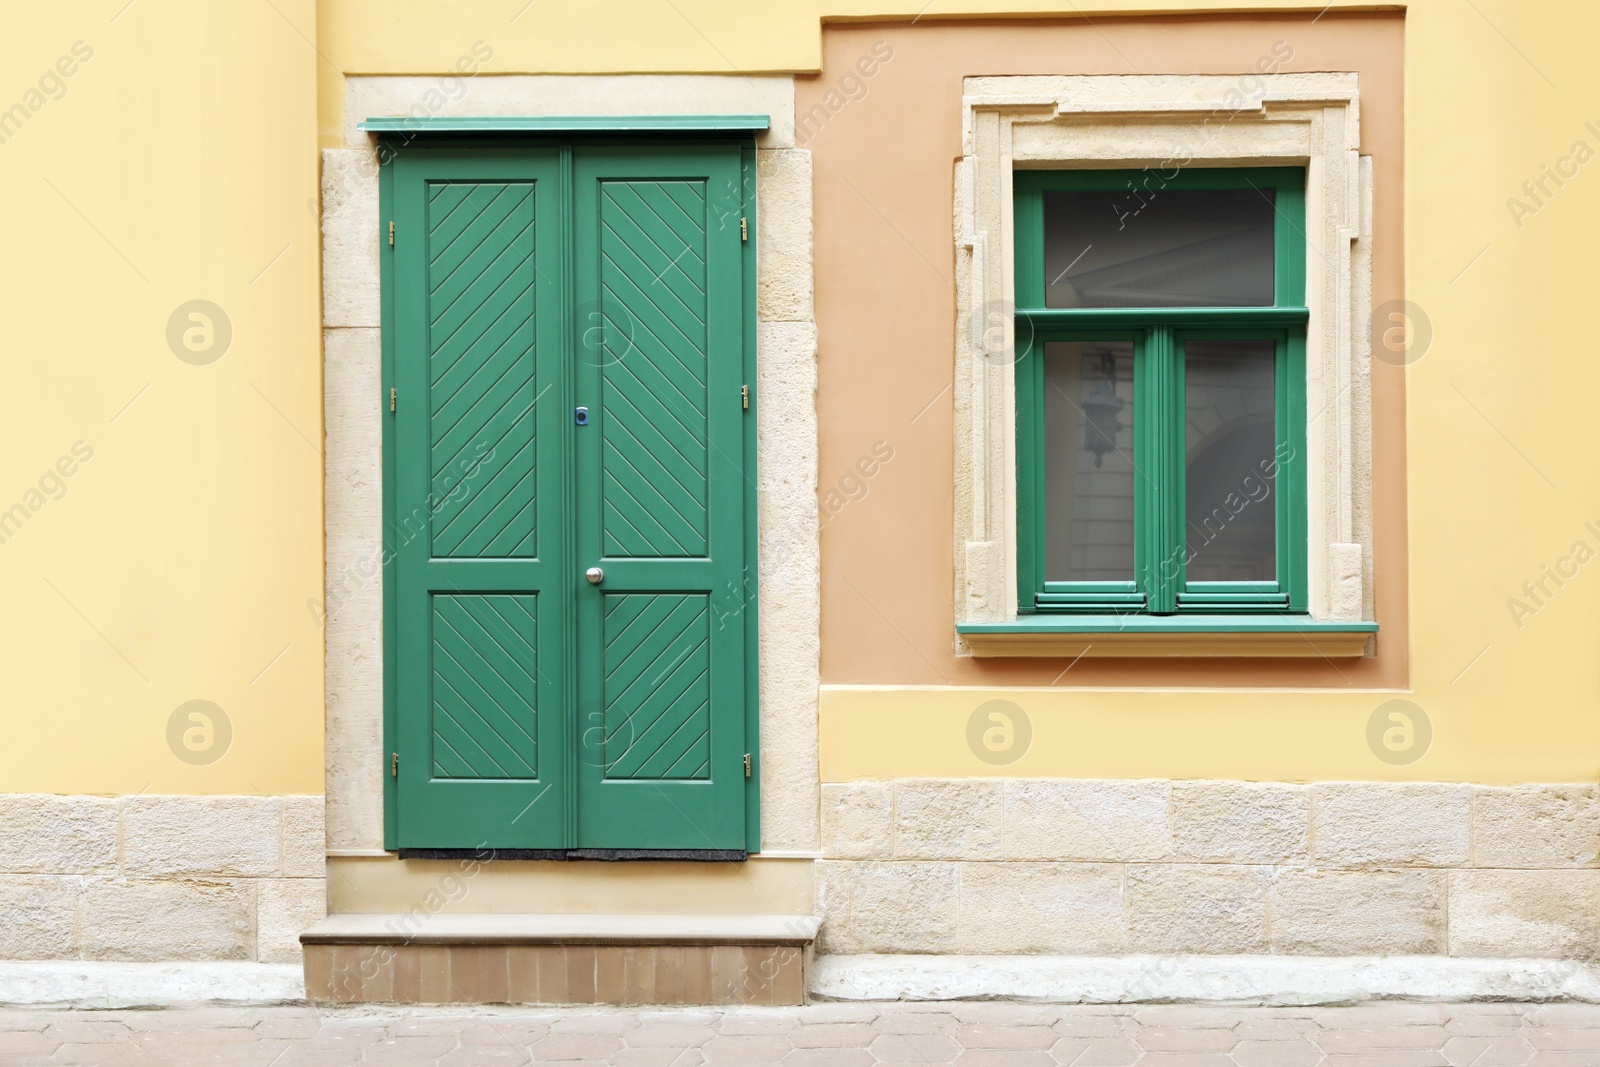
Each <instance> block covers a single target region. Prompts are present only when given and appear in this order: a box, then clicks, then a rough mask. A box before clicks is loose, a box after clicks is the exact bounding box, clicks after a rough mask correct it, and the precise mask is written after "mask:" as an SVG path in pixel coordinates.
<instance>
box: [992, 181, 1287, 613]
mask: <svg viewBox="0 0 1600 1067" xmlns="http://www.w3.org/2000/svg"><path fill="white" fill-rule="evenodd" d="M1133 189H1140V190H1148V191H1151V192H1156V193H1159V192H1162V191H1167V190H1179V189H1255V190H1258V191H1260V192H1262V193H1263V195H1266V192H1267V191H1268V190H1271V192H1272V200H1273V203H1274V208H1275V210H1274V226H1273V237H1274V242H1273V253H1274V285H1273V294H1274V299H1273V302H1272V304H1270V305H1263V306H1259V307H1180V308H1048V307H1046V306H1045V288H1046V287H1045V239H1044V224H1045V219H1044V198H1045V194H1046V193H1048V192H1054V191H1064V190H1133ZM1013 195H1014V219H1015V248H1016V274H1015V278H1016V304H1017V307H1016V322H1015V328H1016V337H1017V352H1016V354H1017V359H1016V363H1015V373H1016V427H1017V555H1018V563H1017V571H1018V573H1017V590H1018V601H1019V603H1018V611H1019V613H1020V614H1024V615H1034V616H1039V615H1050V614H1101V615H1130V614H1137V615H1190V616H1200V615H1221V616H1227V615H1253V616H1260V615H1296V614H1305V613H1306V611H1307V580H1306V569H1307V555H1308V551H1307V541H1306V538H1307V517H1306V515H1307V513H1306V474H1305V450H1306V444H1305V441H1306V427H1305V422H1306V323H1307V320H1308V319H1309V317H1310V312H1309V311H1308V309H1307V308H1306V306H1305V274H1306V237H1305V171H1304V169H1303V168H1299V167H1250V168H1207V169H1189V170H1182V171H1179V172H1177V173H1176V174H1174V175H1172V176H1170V177H1168V176H1166V175H1165V174H1164V173H1163V172H1160V171H1156V170H1153V169H1148V168H1147V169H1144V170H1137V171H1130V170H1075V171H1019V172H1017V173H1016V174H1015V175H1014V181H1013ZM1213 339H1214V340H1271V341H1272V342H1273V343H1274V360H1273V382H1274V413H1275V414H1274V428H1273V438H1274V446H1275V447H1274V459H1275V461H1276V470H1275V473H1274V480H1275V486H1274V493H1273V500H1274V506H1275V507H1276V514H1275V532H1276V549H1277V566H1276V576H1275V578H1274V579H1273V580H1271V581H1249V582H1240V581H1234V582H1219V581H1195V582H1190V581H1188V578H1187V573H1186V568H1187V562H1188V559H1187V553H1188V547H1187V539H1186V536H1185V506H1184V503H1185V502H1184V496H1185V491H1186V477H1185V449H1184V441H1185V418H1186V411H1185V382H1184V344H1185V343H1186V342H1188V341H1191V340H1195V341H1199V340H1213ZM1054 341H1123V342H1132V346H1133V376H1134V380H1133V394H1134V410H1135V411H1137V412H1138V413H1139V415H1138V417H1137V418H1136V420H1135V423H1134V431H1133V432H1134V455H1135V456H1137V457H1140V458H1139V459H1138V468H1137V469H1138V472H1139V475H1140V476H1139V478H1138V479H1137V482H1136V488H1135V492H1134V575H1133V578H1132V579H1131V580H1127V581H1051V580H1048V578H1047V574H1046V570H1045V537H1044V523H1045V507H1044V500H1045V469H1044V468H1045V465H1044V462H1043V459H1044V448H1045V415H1044V411H1045V387H1044V362H1045V361H1044V346H1045V345H1046V344H1048V343H1050V342H1054Z"/></svg>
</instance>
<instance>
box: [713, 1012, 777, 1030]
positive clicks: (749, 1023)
mask: <svg viewBox="0 0 1600 1067" xmlns="http://www.w3.org/2000/svg"><path fill="white" fill-rule="evenodd" d="M796 1022H797V1020H796V1019H795V1017H794V1015H793V1014H791V1013H788V1012H770V1013H769V1012H763V1013H759V1014H758V1013H755V1012H751V1013H748V1014H747V1013H744V1012H740V1013H737V1014H733V1013H730V1014H728V1015H724V1016H723V1017H722V1021H721V1022H719V1023H717V1033H719V1034H733V1035H744V1034H786V1033H788V1032H789V1031H790V1030H793V1029H794V1028H795V1023H796Z"/></svg>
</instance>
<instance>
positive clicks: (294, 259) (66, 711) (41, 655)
mask: <svg viewBox="0 0 1600 1067" xmlns="http://www.w3.org/2000/svg"><path fill="white" fill-rule="evenodd" d="M314 35H315V12H314V9H313V6H312V3H311V0H272V3H248V4H233V3H228V4H215V3H208V2H203V0H134V2H133V3H131V4H130V3H128V0H95V2H92V3H74V4H34V5H25V6H18V7H15V8H14V9H12V10H10V11H8V17H7V23H6V31H5V33H3V34H0V71H3V72H4V76H3V77H0V109H7V108H10V107H11V106H12V105H13V104H21V105H22V108H23V110H24V112H25V115H23V116H18V115H16V114H15V113H13V118H12V124H11V125H8V126H0V131H3V132H4V134H5V135H6V136H5V137H4V138H3V139H0V202H3V203H4V204H5V221H4V225H3V227H0V232H3V233H4V238H3V241H0V293H3V294H4V295H3V297H0V306H3V307H4V309H5V322H4V331H5V342H4V349H3V356H0V374H3V382H4V387H3V388H0V510H4V509H9V508H11V507H12V505H14V504H21V505H22V506H23V508H24V509H25V511H26V512H27V513H26V515H25V516H24V517H23V518H20V519H18V520H16V521H18V522H20V523H21V525H20V528H18V527H16V526H15V525H13V526H8V527H4V528H3V532H4V533H5V534H7V535H9V536H7V537H6V539H5V540H4V542H3V543H0V604H3V605H4V611H3V612H0V647H3V648H4V649H5V652H4V655H3V657H0V663H3V667H4V688H5V697H4V708H5V711H4V722H5V733H6V738H5V743H4V744H3V745H0V790H4V791H40V792H59V793H137V792H152V793H161V792H180V793H253V792H262V793H285V792H298V793H320V792H321V791H322V780H323V774H322V635H321V631H320V629H319V628H318V626H317V624H316V621H315V619H314V617H313V616H312V614H311V613H310V612H309V611H308V610H307V608H306V601H307V599H308V598H318V597H320V596H321V593H320V589H321V575H322V563H321V558H322V503H321V501H322V460H321V456H320V455H319V452H318V449H319V447H320V442H321V438H322V404H321V368H320V358H319V344H318V326H317V323H318V318H319V306H318V304H319V300H318V288H317V261H318V254H319V253H318V236H317V222H316V217H315V214H314V211H315V197H316V195H317V184H316V183H317V157H316V125H315V119H316V112H315V103H316V97H315V93H316V82H315V66H316V63H317V56H316V51H315V49H314V48H313V46H312V44H311V40H312V39H313V38H314ZM77 42H82V44H81V45H79V46H78V48H79V52H80V54H87V53H88V52H90V51H91V50H92V55H91V56H90V57H89V58H88V59H87V61H85V62H81V63H79V64H77V65H74V64H73V63H71V62H69V63H66V64H64V65H63V68H62V69H71V70H72V74H71V76H70V77H62V76H61V72H60V71H59V70H57V69H56V67H55V64H56V63H57V61H58V59H60V58H61V57H62V56H68V57H71V56H72V54H73V48H74V45H75V43H77ZM41 78H43V79H44V84H43V86H42V88H41V84H40V82H41ZM58 79H59V80H58ZM30 91H35V92H37V94H38V95H37V96H30V95H29V93H30ZM30 105H37V107H31V106H30ZM3 121H4V116H3V115H0V122H3ZM19 123H20V128H19V126H18V124H19ZM195 299H204V300H209V301H211V302H213V303H214V304H216V305H218V306H219V307H221V308H222V309H224V311H225V314H226V315H227V318H228V320H229V321H230V322H231V325H232V333H233V336H232V341H231V344H230V346H229V348H228V349H227V351H226V353H225V354H223V355H222V357H221V358H220V359H217V360H216V361H215V362H212V363H210V364H209V365H193V364H191V363H188V362H184V361H182V360H180V359H179V358H178V357H177V356H176V355H174V353H173V351H172V350H171V349H170V348H169V346H168V342H167V327H168V319H169V317H170V316H171V315H172V313H173V311H174V310H175V309H176V308H178V306H179V305H181V304H183V303H185V302H187V301H190V300H195ZM191 325H198V324H191ZM191 340H192V341H193V342H194V343H196V344H197V345H201V347H204V345H203V342H204V338H203V337H201V336H199V335H196V336H195V337H193V338H191ZM213 351H214V349H213ZM204 355H205V353H201V354H200V355H195V356H193V357H192V358H203V356H204ZM77 442H82V444H81V445H79V446H78V448H79V451H80V452H81V453H86V452H87V451H88V450H89V449H92V450H93V455H92V458H91V459H89V460H88V461H87V462H85V463H82V464H81V465H78V466H74V463H73V462H72V461H71V457H72V450H73V447H74V445H75V443H77ZM63 456H66V457H68V460H69V461H68V462H66V463H65V464H63V468H64V469H68V470H72V471H73V473H72V474H71V476H70V477H64V478H63V477H61V475H60V473H59V472H56V473H55V474H54V477H51V476H50V475H49V474H47V472H50V471H52V468H53V465H55V464H56V463H57V462H58V460H60V459H61V457H63ZM41 478H43V479H44V482H45V484H44V486H43V488H42V489H41V486H40V481H41ZM56 478H59V479H60V481H59V483H58V482H57V481H56V480H55V479H56ZM30 491H33V492H35V493H36V494H37V495H32V496H30ZM30 502H31V503H34V504H37V505H38V507H37V510H36V511H34V510H30V509H28V504H29V503H30ZM3 518H4V517H3V515H0V521H3ZM196 699H200V700H207V701H211V702H213V703H214V704H216V705H217V706H218V707H220V708H221V709H222V710H223V713H224V714H225V715H226V716H227V717H228V720H229V721H230V722H231V726H232V731H233V737H232V740H231V743H230V744H229V746H228V749H227V751H226V753H225V754H224V755H223V756H222V758H221V759H218V760H216V761H214V762H211V763H209V764H195V763H188V762H184V761H182V760H180V759H178V758H177V757H176V756H175V755H174V754H173V752H172V750H171V749H170V748H169V747H168V743H167V727H168V720H169V718H170V717H171V716H172V714H173V712H174V711H175V709H177V708H178V707H179V705H181V704H183V703H185V702H187V701H190V700H196ZM189 725H191V726H194V725H196V724H193V723H191V724H189ZM190 740H191V742H192V743H194V744H195V745H197V746H200V747H201V748H202V749H203V748H204V742H205V739H204V738H203V737H202V736H200V735H195V736H193V737H192V738H191V739H190ZM219 740H220V738H219V735H218V734H216V733H213V735H212V741H211V743H212V745H213V748H212V750H211V751H216V747H215V746H217V745H218V743H219ZM181 743H182V742H181V738H180V745H181ZM199 755H200V756H204V755H205V753H204V752H201V753H200V754H199Z"/></svg>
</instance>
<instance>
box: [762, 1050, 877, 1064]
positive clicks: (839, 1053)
mask: <svg viewBox="0 0 1600 1067" xmlns="http://www.w3.org/2000/svg"><path fill="white" fill-rule="evenodd" d="M874 1062H876V1061H874V1060H873V1058H872V1053H870V1052H868V1051H867V1050H866V1049H864V1048H854V1049H846V1048H797V1049H795V1050H794V1051H793V1052H791V1053H789V1054H788V1055H787V1056H785V1057H784V1058H783V1065H784V1067H872V1065H873V1063H874Z"/></svg>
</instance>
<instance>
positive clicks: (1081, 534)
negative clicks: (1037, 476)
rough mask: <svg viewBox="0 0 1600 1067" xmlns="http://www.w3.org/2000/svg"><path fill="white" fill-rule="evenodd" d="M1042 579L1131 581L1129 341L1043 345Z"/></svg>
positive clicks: (1056, 580)
mask: <svg viewBox="0 0 1600 1067" xmlns="http://www.w3.org/2000/svg"><path fill="white" fill-rule="evenodd" d="M1044 424H1045V433H1044V438H1045V456H1044V481H1045V491H1044V499H1045V579H1046V580H1047V581H1052V582H1085V581H1088V582H1094V581H1131V580H1132V579H1133V487H1134V466H1133V464H1134V455H1133V342H1132V341H1081V342H1079V341H1070V342H1069V341H1056V342H1052V343H1050V344H1047V345H1045V346H1044Z"/></svg>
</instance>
